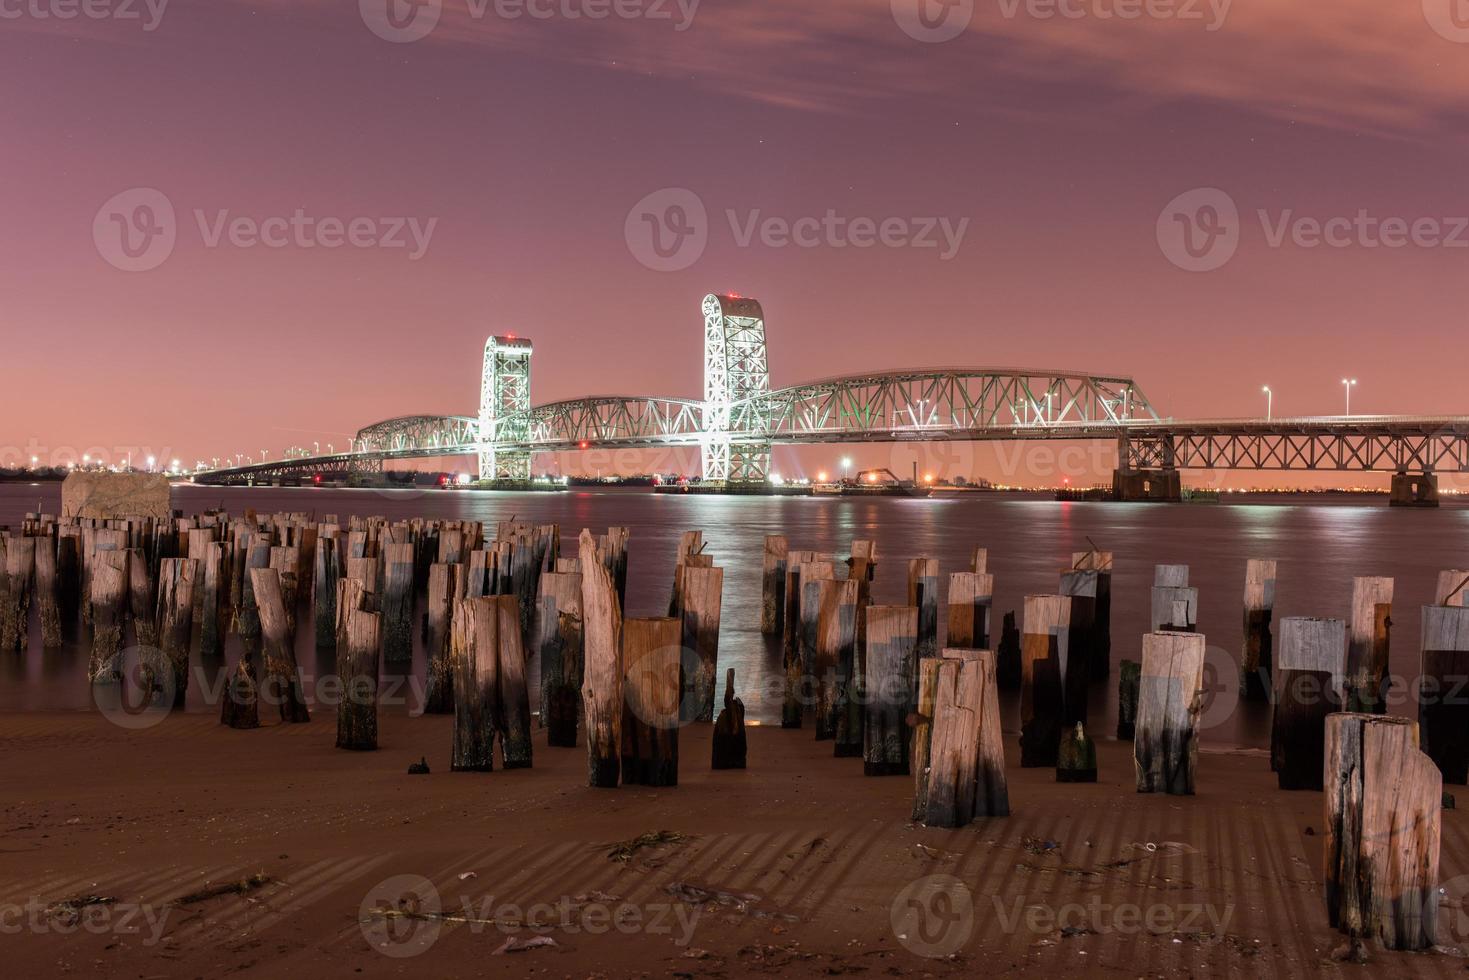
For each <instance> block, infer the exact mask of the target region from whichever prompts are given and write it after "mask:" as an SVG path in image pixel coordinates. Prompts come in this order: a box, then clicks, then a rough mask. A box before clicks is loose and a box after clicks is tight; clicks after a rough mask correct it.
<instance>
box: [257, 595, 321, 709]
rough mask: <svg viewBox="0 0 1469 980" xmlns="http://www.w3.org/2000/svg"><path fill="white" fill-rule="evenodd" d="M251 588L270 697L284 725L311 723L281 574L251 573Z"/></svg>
mask: <svg viewBox="0 0 1469 980" xmlns="http://www.w3.org/2000/svg"><path fill="white" fill-rule="evenodd" d="M250 578H251V580H252V581H251V588H252V590H253V592H254V595H255V605H256V609H257V610H258V611H259V615H260V635H261V639H262V641H263V651H264V655H265V683H266V684H267V685H269V688H268V689H269V690H270V691H271V696H272V697H275V698H277V699H278V700H279V701H280V710H281V721H283V722H288V723H295V724H303V723H305V722H308V721H310V720H311V713H310V712H309V711H308V710H307V708H306V698H305V696H304V695H303V694H302V692H301V678H300V671H299V670H298V669H297V666H296V651H295V650H294V649H293V648H292V646H291V642H290V633H289V631H288V630H287V628H286V608H285V602H284V600H283V599H282V597H281V582H280V572H279V571H277V570H276V569H274V568H254V569H251V570H250Z"/></svg>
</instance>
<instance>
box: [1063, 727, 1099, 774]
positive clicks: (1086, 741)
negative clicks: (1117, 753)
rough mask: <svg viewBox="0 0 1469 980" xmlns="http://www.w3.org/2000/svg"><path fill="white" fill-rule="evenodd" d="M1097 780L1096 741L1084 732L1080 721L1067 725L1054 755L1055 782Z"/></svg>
mask: <svg viewBox="0 0 1469 980" xmlns="http://www.w3.org/2000/svg"><path fill="white" fill-rule="evenodd" d="M1096 781H1097V743H1095V742H1093V741H1092V739H1091V737H1090V736H1088V735H1087V733H1086V726H1085V725H1083V724H1082V723H1081V722H1079V721H1078V722H1077V723H1076V724H1074V725H1071V726H1069V727H1068V728H1067V729H1066V731H1064V732H1063V733H1062V734H1061V748H1060V749H1059V750H1058V752H1057V756H1056V782H1058V783H1094V782H1096Z"/></svg>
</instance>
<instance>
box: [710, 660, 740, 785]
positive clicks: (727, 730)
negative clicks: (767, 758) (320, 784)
mask: <svg viewBox="0 0 1469 980" xmlns="http://www.w3.org/2000/svg"><path fill="white" fill-rule="evenodd" d="M734 677H735V672H734V668H733V667H731V668H729V670H728V671H727V672H726V674H725V678H724V708H723V710H721V711H720V712H719V717H718V718H717V719H715V721H714V751H713V756H714V759H713V768H715V769H743V768H745V756H746V754H747V745H746V742H745V702H743V701H741V700H740V699H739V698H737V697H735V696H734V686H735V683H734Z"/></svg>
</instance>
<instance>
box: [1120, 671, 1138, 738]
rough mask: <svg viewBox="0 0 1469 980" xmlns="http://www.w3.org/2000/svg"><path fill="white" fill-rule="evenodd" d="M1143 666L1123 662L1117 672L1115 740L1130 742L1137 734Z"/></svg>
mask: <svg viewBox="0 0 1469 980" xmlns="http://www.w3.org/2000/svg"><path fill="white" fill-rule="evenodd" d="M1142 677H1143V665H1142V663H1141V662H1140V661H1137V660H1124V661H1122V663H1121V664H1120V665H1119V669H1118V672H1117V739H1118V741H1122V742H1131V741H1132V740H1133V737H1134V736H1135V734H1136V732H1137V699H1138V692H1139V688H1140V687H1141V685H1142Z"/></svg>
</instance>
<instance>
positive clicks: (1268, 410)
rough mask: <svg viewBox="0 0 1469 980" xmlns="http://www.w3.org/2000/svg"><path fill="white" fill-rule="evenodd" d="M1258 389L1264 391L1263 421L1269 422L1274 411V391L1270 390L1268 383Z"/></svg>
mask: <svg viewBox="0 0 1469 980" xmlns="http://www.w3.org/2000/svg"><path fill="white" fill-rule="evenodd" d="M1260 390H1261V391H1263V392H1265V421H1266V422H1269V421H1270V417H1271V416H1272V415H1273V414H1274V412H1275V392H1273V391H1271V390H1270V386H1269V385H1266V386H1265V387H1263V388H1261V389H1260Z"/></svg>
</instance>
